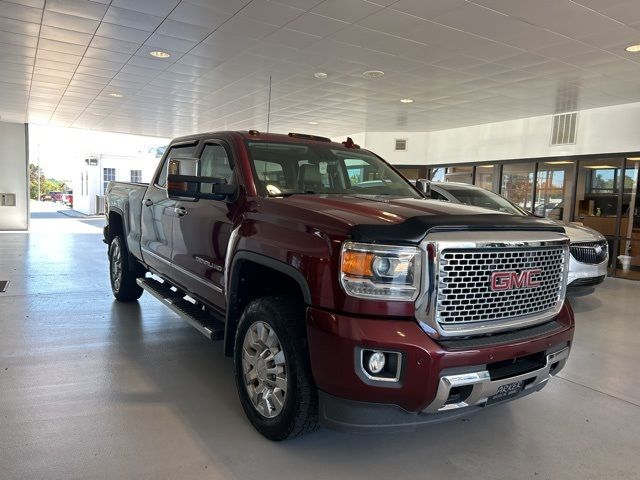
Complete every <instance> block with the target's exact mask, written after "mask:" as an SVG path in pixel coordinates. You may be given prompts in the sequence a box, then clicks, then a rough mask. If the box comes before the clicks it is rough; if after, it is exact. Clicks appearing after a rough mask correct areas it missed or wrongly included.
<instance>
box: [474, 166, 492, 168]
mask: <svg viewBox="0 0 640 480" xmlns="http://www.w3.org/2000/svg"><path fill="white" fill-rule="evenodd" d="M478 167H480V168H493V165H478Z"/></svg>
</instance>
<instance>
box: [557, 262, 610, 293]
mask: <svg viewBox="0 0 640 480" xmlns="http://www.w3.org/2000/svg"><path fill="white" fill-rule="evenodd" d="M608 263H609V257H608V256H607V258H606V259H605V260H604V261H603V262H602V263H597V264H589V263H582V262H579V261H577V260H576V259H575V258H574V257H573V255H569V275H568V277H567V286H571V283H572V282H574V281H576V280H583V279H589V278H597V277H602V276H606V275H607V273H608V272H607V265H608Z"/></svg>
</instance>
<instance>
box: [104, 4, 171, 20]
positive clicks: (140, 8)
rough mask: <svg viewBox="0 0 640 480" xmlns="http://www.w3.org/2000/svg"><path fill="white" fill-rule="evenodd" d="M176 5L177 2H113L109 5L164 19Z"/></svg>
mask: <svg viewBox="0 0 640 480" xmlns="http://www.w3.org/2000/svg"><path fill="white" fill-rule="evenodd" d="M178 3H179V0H113V2H112V3H111V4H112V5H113V6H115V7H121V8H126V9H129V10H135V11H136V12H142V13H148V14H150V15H155V16H158V17H166V16H167V15H169V13H170V12H171V10H173V9H174V8H175V7H176V5H178Z"/></svg>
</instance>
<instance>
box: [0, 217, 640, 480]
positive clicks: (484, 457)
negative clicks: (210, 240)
mask: <svg viewBox="0 0 640 480" xmlns="http://www.w3.org/2000/svg"><path fill="white" fill-rule="evenodd" d="M100 224H101V221H100V220H84V221H79V220H76V219H73V218H70V217H66V216H61V215H58V214H56V213H53V212H52V213H50V214H42V215H40V218H37V219H34V220H33V224H32V226H33V233H31V234H24V233H3V234H0V280H10V281H11V283H10V284H9V287H8V289H7V291H6V292H5V293H1V294H0V478H2V479H27V478H28V479H72V478H82V479H87V478H91V479H102V478H105V479H106V478H137V479H143V478H149V479H151V478H153V479H154V480H157V479H165V478H171V479H192V478H215V479H249V478H254V479H256V478H260V479H271V478H274V479H275V478H277V479H279V480H284V479H307V478H314V479H327V478H336V479H342V478H366V479H367V480H374V479H378V478H380V479H385V480H388V479H389V478H413V479H416V478H447V479H455V478H475V479H516V478H517V479H520V478H536V479H560V478H561V479H573V478H575V479H602V478H606V479H637V478H639V477H640V467H638V452H640V382H639V380H640V379H639V377H638V365H639V364H640V334H639V333H640V316H639V315H638V311H640V295H639V293H640V283H632V282H629V281H625V280H616V279H608V280H607V281H606V282H605V284H604V285H602V286H601V287H600V288H599V289H598V290H597V292H596V293H595V294H594V295H590V296H584V297H580V298H574V299H573V300H572V304H573V306H574V309H575V311H576V315H577V324H578V328H577V333H576V339H575V344H574V349H573V352H572V355H571V358H570V360H569V362H568V364H567V367H566V368H565V370H564V371H563V372H562V373H561V374H560V377H559V378H556V379H555V380H553V381H551V382H550V384H549V386H548V387H547V388H545V389H544V390H543V391H542V392H540V393H537V394H535V395H531V396H529V397H527V398H524V399H522V400H519V401H516V402H514V403H511V404H508V405H502V406H499V407H496V408H492V409H487V410H486V411H482V412H480V413H479V414H477V415H475V416H472V417H469V418H468V419H466V420H459V421H454V422H452V423H446V424H439V425H434V426H431V427H427V428H424V429H422V430H419V431H416V432H412V433H405V434H387V435H371V436H354V435H344V434H339V433H335V432H331V431H328V430H321V431H319V432H317V433H315V434H312V435H309V436H307V437H303V438H301V439H297V440H293V441H289V442H286V443H271V442H269V441H267V440H265V439H263V438H262V437H261V436H259V435H258V434H257V433H256V432H255V431H254V430H253V429H252V427H251V426H250V425H249V424H248V422H247V420H246V419H245V417H244V414H243V412H242V409H241V407H240V404H239V402H238V400H237V397H236V392H235V385H234V381H233V377H232V363H231V360H230V359H228V358H225V357H224V356H223V354H222V350H221V346H220V344H215V343H210V342H209V341H207V340H206V339H205V338H204V337H203V336H201V335H200V334H199V333H198V332H196V331H195V330H194V329H192V328H191V327H190V326H189V325H187V324H186V323H184V322H183V321H182V320H180V319H179V318H178V317H176V316H175V315H174V314H173V313H171V312H170V311H169V310H167V309H166V308H165V307H163V306H162V305H160V304H159V303H158V302H157V301H155V300H154V299H153V298H151V297H149V296H148V295H146V294H145V295H143V297H142V299H141V300H140V302H138V303H133V304H127V305H125V304H119V303H117V302H115V301H114V300H113V298H112V296H111V292H110V289H109V284H108V277H107V259H106V254H105V252H106V246H105V245H104V244H103V243H102V241H101V235H100V228H99V227H100ZM71 232H73V233H71Z"/></svg>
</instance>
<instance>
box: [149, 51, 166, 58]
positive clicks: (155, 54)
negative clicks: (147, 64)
mask: <svg viewBox="0 0 640 480" xmlns="http://www.w3.org/2000/svg"><path fill="white" fill-rule="evenodd" d="M149 55H151V56H152V57H156V58H169V57H170V56H171V54H170V53H167V52H163V51H162V50H154V51H153V52H149Z"/></svg>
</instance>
